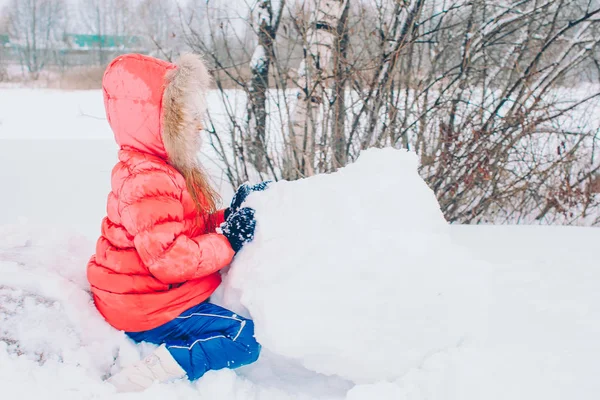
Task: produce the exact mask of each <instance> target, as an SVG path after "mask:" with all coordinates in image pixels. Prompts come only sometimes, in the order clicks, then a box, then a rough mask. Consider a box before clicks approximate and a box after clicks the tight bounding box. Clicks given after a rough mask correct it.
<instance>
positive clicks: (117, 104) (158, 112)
mask: <svg viewBox="0 0 600 400" xmlns="http://www.w3.org/2000/svg"><path fill="white" fill-rule="evenodd" d="M210 81H211V79H210V75H209V73H208V71H207V69H206V66H205V65H204V63H203V61H202V59H201V58H200V57H198V56H197V55H194V54H184V55H182V56H181V58H180V59H179V61H177V62H176V63H174V64H172V63H169V62H165V61H162V60H158V59H155V58H152V57H148V56H144V55H141V54H127V55H123V56H120V57H117V58H116V59H115V60H114V61H113V62H112V63H111V64H110V65H109V66H108V68H107V69H106V72H105V74H104V78H103V81H102V89H103V92H104V104H105V107H106V115H107V118H108V122H109V123H110V126H111V128H112V130H113V132H114V134H115V139H116V141H117V143H118V144H119V146H121V147H122V148H130V149H133V150H137V151H141V152H144V153H149V154H152V155H155V156H158V157H161V158H163V159H165V160H167V161H169V163H170V164H172V165H173V166H174V167H176V168H177V169H179V170H180V171H181V170H185V169H193V168H195V167H196V165H197V159H196V154H197V149H198V146H199V144H200V143H199V141H200V133H199V132H198V126H199V123H200V122H201V121H202V118H203V116H204V114H205V112H206V93H207V91H208V88H209V86H210Z"/></svg>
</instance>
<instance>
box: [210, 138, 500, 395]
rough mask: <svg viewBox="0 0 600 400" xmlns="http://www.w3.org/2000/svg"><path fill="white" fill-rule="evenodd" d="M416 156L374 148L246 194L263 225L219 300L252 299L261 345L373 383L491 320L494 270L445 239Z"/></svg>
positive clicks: (240, 303)
mask: <svg viewBox="0 0 600 400" xmlns="http://www.w3.org/2000/svg"><path fill="white" fill-rule="evenodd" d="M417 164H418V163H417V157H416V156H415V154H413V153H409V152H406V151H401V150H393V149H383V150H375V149H374V150H369V151H366V152H364V153H363V154H362V156H361V157H360V159H359V160H358V161H357V162H356V163H355V164H353V165H350V166H348V167H346V168H344V169H342V170H340V171H339V172H337V173H334V174H330V175H319V176H315V177H311V178H309V179H304V180H301V181H297V182H280V183H277V184H274V185H272V186H271V187H270V188H269V189H268V190H266V191H265V192H257V193H254V194H252V195H251V196H250V197H249V199H248V201H247V203H246V205H247V206H249V207H253V208H254V209H256V218H257V230H256V236H255V239H254V241H253V242H252V243H251V244H249V245H247V246H246V247H245V248H244V249H243V250H242V251H241V252H240V253H239V254H238V256H237V257H236V260H235V262H234V264H233V265H232V267H231V269H230V271H229V273H228V274H227V276H226V278H225V281H224V286H223V293H222V296H223V300H222V302H223V304H224V305H225V306H228V307H230V308H233V309H235V310H238V312H242V313H243V312H244V309H246V310H247V312H248V313H249V314H250V315H251V316H252V318H253V319H254V320H255V325H256V335H257V339H258V340H259V342H260V343H261V344H262V345H263V347H264V348H266V349H269V350H270V351H272V352H274V353H276V354H279V355H282V356H285V357H289V358H292V359H295V360H297V361H299V362H301V363H302V364H303V365H304V366H305V367H306V368H309V369H311V370H313V371H315V372H319V373H323V374H327V375H338V376H340V377H343V378H345V379H349V380H352V381H354V382H357V383H371V382H377V381H379V380H385V379H390V380H391V379H395V378H398V377H400V376H402V374H403V373H405V372H406V371H408V370H409V369H410V368H414V367H416V366H418V365H419V364H420V363H422V362H423V360H424V359H425V358H426V357H428V356H429V355H431V354H433V353H436V352H439V351H442V350H444V349H448V348H454V347H456V346H460V344H461V343H462V342H464V341H465V340H468V339H469V338H470V337H471V335H472V334H473V333H474V332H475V331H477V330H481V329H485V326H486V323H485V319H486V308H487V305H486V304H487V300H486V287H487V285H488V282H487V276H488V275H487V272H486V271H487V270H486V268H485V267H484V266H483V265H480V264H478V263H475V262H473V261H472V260H471V259H469V258H468V257H467V256H466V255H465V254H464V253H463V251H462V250H461V248H458V247H457V246H456V245H453V244H452V242H451V241H450V237H449V226H448V224H447V223H446V221H445V220H444V217H443V215H442V213H441V211H440V208H439V205H438V203H437V201H436V198H435V196H434V193H433V192H432V191H431V190H430V189H429V187H428V186H427V185H426V183H425V182H424V181H423V180H422V179H421V177H420V176H419V175H418V172H417Z"/></svg>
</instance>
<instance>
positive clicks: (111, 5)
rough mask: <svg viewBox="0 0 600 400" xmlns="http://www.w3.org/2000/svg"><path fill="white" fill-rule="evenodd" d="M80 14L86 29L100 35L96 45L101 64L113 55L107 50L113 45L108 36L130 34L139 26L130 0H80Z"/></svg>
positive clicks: (98, 60)
mask: <svg viewBox="0 0 600 400" xmlns="http://www.w3.org/2000/svg"><path fill="white" fill-rule="evenodd" d="M79 14H80V16H81V18H80V21H81V23H82V24H83V27H84V29H85V30H86V31H87V32H88V33H90V34H93V35H97V36H98V40H97V42H96V43H95V47H96V53H97V62H98V63H99V64H100V65H104V64H106V63H107V62H108V61H109V59H110V57H111V56H112V55H111V53H110V52H108V51H106V50H107V48H109V47H110V45H111V43H110V42H108V41H107V36H109V35H110V36H113V37H118V36H126V35H130V34H131V33H132V32H133V31H134V30H135V29H136V27H137V26H138V24H137V22H138V21H137V20H136V18H135V17H134V14H133V12H132V2H131V1H129V0H79Z"/></svg>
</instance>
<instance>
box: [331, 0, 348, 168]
mask: <svg viewBox="0 0 600 400" xmlns="http://www.w3.org/2000/svg"><path fill="white" fill-rule="evenodd" d="M349 9H350V1H349V0H348V1H346V6H345V7H344V10H343V11H342V15H341V17H340V20H339V24H338V26H337V32H336V38H335V47H334V54H333V57H334V70H333V80H334V81H333V94H332V95H333V98H332V108H333V118H332V127H331V132H332V140H331V152H332V155H333V157H332V168H333V169H338V168H340V167H343V166H344V165H346V163H347V162H348V154H347V152H346V129H345V128H346V123H345V122H346V81H347V79H348V66H347V60H346V56H347V53H348V43H349V40H350V38H349V36H348V10H349Z"/></svg>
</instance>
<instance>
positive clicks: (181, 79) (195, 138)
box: [162, 53, 212, 172]
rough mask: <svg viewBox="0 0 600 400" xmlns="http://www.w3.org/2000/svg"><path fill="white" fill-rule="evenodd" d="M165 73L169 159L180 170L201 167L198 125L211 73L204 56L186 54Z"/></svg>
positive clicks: (164, 123) (165, 136) (164, 125)
mask: <svg viewBox="0 0 600 400" xmlns="http://www.w3.org/2000/svg"><path fill="white" fill-rule="evenodd" d="M175 65H176V66H177V68H176V69H173V70H171V71H169V72H168V73H167V75H166V87H165V93H164V96H163V120H162V136H163V142H164V145H165V150H166V151H167V155H168V158H169V163H170V164H171V165H173V166H174V167H175V168H177V169H178V170H179V171H180V172H183V171H186V170H188V171H189V170H190V169H195V168H197V167H198V160H197V152H198V148H199V146H200V134H199V132H198V125H200V124H201V123H202V121H203V118H204V115H205V113H206V94H207V92H208V89H209V87H210V84H211V81H212V80H211V77H210V74H209V73H208V70H207V69H206V65H205V64H204V62H203V61H202V58H200V56H198V55H196V54H191V53H187V54H183V55H182V56H181V58H180V59H179V61H178V62H176V63H175Z"/></svg>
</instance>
